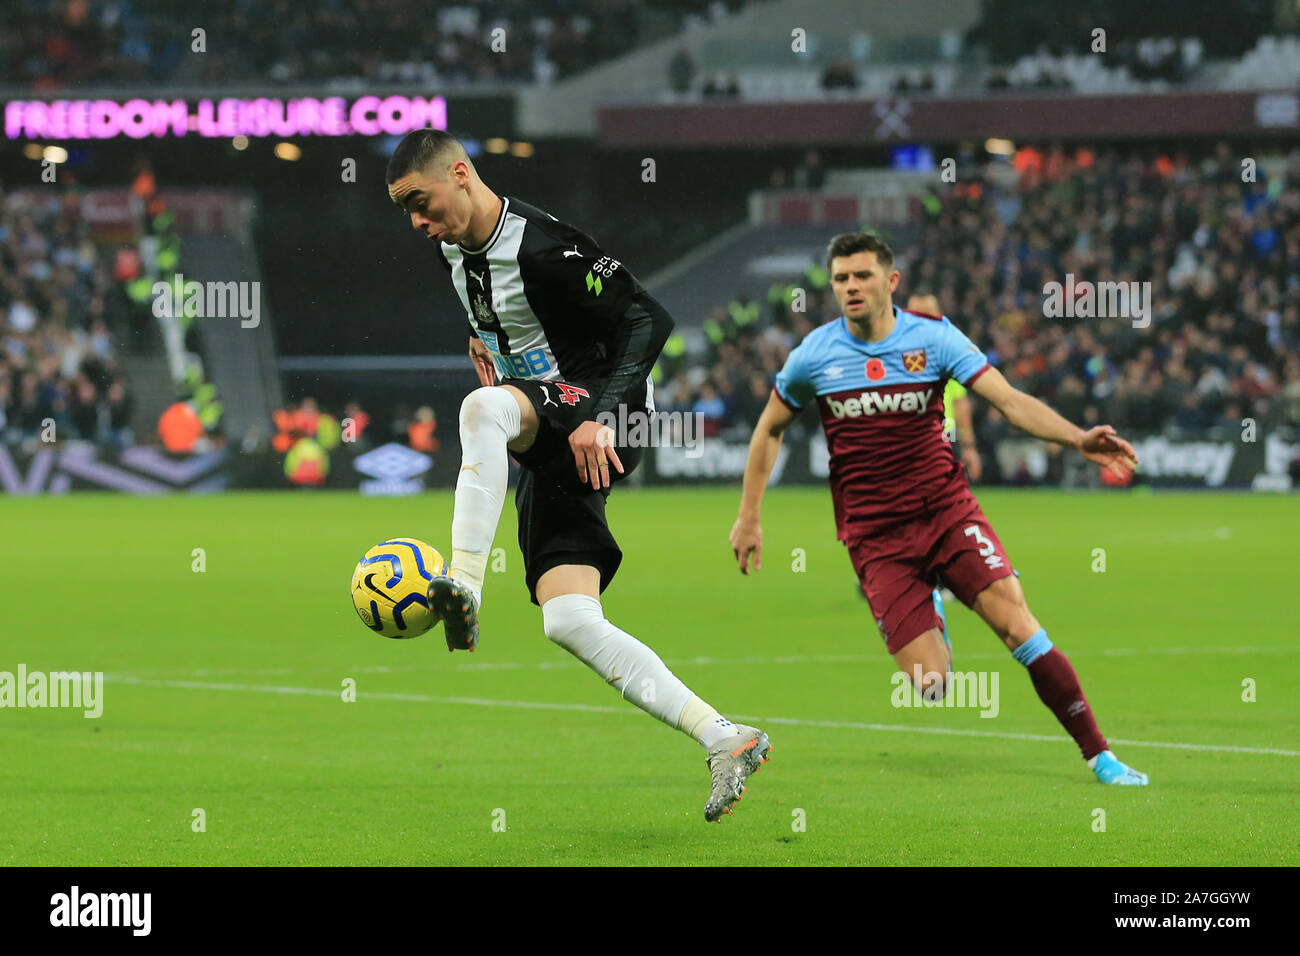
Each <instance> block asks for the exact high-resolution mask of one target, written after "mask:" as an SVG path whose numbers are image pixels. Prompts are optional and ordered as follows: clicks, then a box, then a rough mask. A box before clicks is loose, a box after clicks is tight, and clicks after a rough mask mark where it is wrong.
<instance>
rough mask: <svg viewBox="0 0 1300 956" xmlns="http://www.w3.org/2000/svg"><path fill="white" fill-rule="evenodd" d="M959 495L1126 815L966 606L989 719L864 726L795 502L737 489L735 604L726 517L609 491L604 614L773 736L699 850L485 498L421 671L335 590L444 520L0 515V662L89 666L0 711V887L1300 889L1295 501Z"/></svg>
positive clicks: (73, 510)
mask: <svg viewBox="0 0 1300 956" xmlns="http://www.w3.org/2000/svg"><path fill="white" fill-rule="evenodd" d="M979 496H980V498H981V500H982V501H983V503H984V506H985V509H986V511H987V512H988V514H989V516H990V519H991V520H992V522H993V524H994V526H995V527H996V528H997V529H998V531H999V534H1000V535H1001V537H1002V539H1003V541H1004V543H1005V544H1006V546H1007V548H1008V551H1009V553H1010V555H1011V557H1012V560H1013V561H1014V562H1015V564H1016V567H1017V568H1018V569H1019V570H1020V572H1021V580H1022V582H1023V583H1024V586H1025V589H1026V592H1027V593H1028V596H1029V602H1030V607H1031V608H1032V609H1033V610H1034V611H1035V613H1036V614H1037V616H1038V617H1039V619H1040V620H1041V621H1042V622H1043V623H1044V625H1045V626H1046V628H1047V629H1048V633H1049V634H1050V635H1051V636H1052V639H1053V640H1054V641H1055V642H1056V644H1057V645H1058V646H1059V647H1061V648H1062V649H1063V650H1064V651H1065V652H1066V653H1067V654H1068V655H1069V656H1070V657H1071V659H1072V661H1073V662H1074V664H1075V667H1076V669H1077V670H1078V671H1079V673H1080V677H1081V679H1082V681H1083V686H1084V689H1085V691H1086V692H1087V693H1088V695H1089V698H1090V700H1091V702H1092V704H1093V707H1094V710H1095V712H1096V713H1097V715H1098V719H1099V721H1100V724H1101V728H1102V731H1103V732H1104V733H1105V734H1107V736H1108V737H1109V738H1110V739H1111V741H1112V747H1113V749H1114V750H1115V751H1116V752H1117V753H1118V754H1119V755H1120V757H1121V758H1122V759H1124V760H1126V761H1128V762H1129V763H1131V764H1133V765H1134V766H1136V767H1138V768H1139V769H1141V770H1144V771H1146V772H1147V773H1149V774H1150V776H1151V780H1152V785H1151V786H1150V787H1149V788H1146V789H1123V788H1107V787H1103V786H1101V785H1100V784H1098V783H1096V782H1095V781H1094V780H1093V778H1092V775H1091V774H1090V773H1089V772H1088V771H1087V769H1086V768H1085V766H1084V765H1083V763H1082V761H1081V760H1080V759H1079V757H1078V752H1077V750H1076V749H1075V746H1074V744H1073V743H1072V742H1071V741H1069V740H1068V739H1067V738H1066V737H1065V736H1064V734H1063V732H1062V731H1061V729H1060V728H1059V726H1058V725H1057V723H1056V722H1055V720H1054V719H1053V718H1052V716H1051V714H1050V713H1048V712H1047V710H1046V709H1045V708H1044V707H1043V706H1042V705H1041V704H1040V703H1039V701H1038V699H1037V697H1036V696H1035V695H1034V692H1033V688H1032V686H1031V685H1030V683H1029V680H1028V678H1027V676H1026V675H1025V674H1024V671H1023V668H1021V667H1020V665H1019V664H1016V663H1015V662H1014V661H1013V660H1011V658H1010V655H1009V654H1007V653H1006V652H1005V651H1004V650H1003V648H1002V647H1001V645H1000V644H999V643H998V641H997V640H996V638H994V637H993V635H992V634H991V633H989V632H988V630H987V629H986V628H985V627H984V626H983V625H982V623H980V622H979V620H978V619H977V618H976V617H975V616H974V615H973V614H971V613H970V612H969V611H967V610H966V609H965V608H961V607H956V608H951V607H950V612H949V617H950V622H951V626H952V628H953V640H954V644H955V648H956V669H957V670H959V671H962V670H977V671H978V670H982V671H997V672H998V673H999V675H1000V683H999V688H1000V702H999V705H1000V706H999V713H998V715H997V716H996V717H995V718H991V719H990V718H982V717H980V712H979V710H978V709H947V708H945V709H926V708H921V707H913V708H896V707H894V706H892V705H891V702H890V700H891V691H892V685H891V684H890V676H891V674H892V673H893V668H892V664H891V662H890V660H889V658H888V657H887V656H886V654H885V652H884V649H883V647H882V644H881V641H880V638H879V636H878V634H877V632H876V630H875V627H874V626H873V623H872V621H871V619H870V617H869V614H868V612H867V608H866V605H865V603H864V602H863V601H861V600H860V599H859V598H858V597H857V596H856V594H855V591H854V582H853V578H852V571H851V568H850V566H849V562H848V559H847V556H846V555H845V553H844V551H843V548H842V546H841V545H840V544H839V543H838V542H837V541H836V540H835V538H834V530H833V524H832V517H831V508H830V502H829V495H828V492H827V490H826V489H825V488H807V489H776V490H773V491H772V492H771V493H770V494H769V496H768V499H767V503H766V508H765V516H764V519H765V520H764V530H765V535H766V548H765V561H764V568H763V571H762V572H761V573H760V574H758V575H757V576H755V577H750V578H744V577H742V576H741V575H740V574H739V573H738V572H737V571H736V568H735V565H734V561H733V559H732V557H731V553H730V549H729V547H728V545H727V533H728V531H729V529H730V527H731V523H732V519H733V518H734V515H735V509H736V504H737V498H738V490H737V489H730V488H728V489H707V490H706V489H693V490H652V489H623V490H619V491H617V492H616V493H615V495H614V496H613V498H612V499H611V501H610V518H611V523H612V525H613V527H614V529H615V532H616V534H617V535H618V537H619V539H620V541H621V543H622V545H623V548H624V550H625V553H626V557H625V559H624V563H623V567H622V570H621V571H620V573H619V575H618V578H617V579H616V581H615V583H614V585H613V587H612V588H611V589H610V590H609V592H607V594H606V595H605V609H606V613H607V615H608V616H609V618H610V619H611V620H612V621H614V622H615V623H616V624H618V625H619V626H621V627H622V628H624V629H625V630H627V631H629V632H631V633H632V634H635V635H637V636H638V637H640V638H641V639H643V640H644V641H646V642H647V643H648V644H650V645H651V646H652V647H654V648H655V649H656V650H657V651H658V652H659V653H660V654H661V656H663V657H664V658H665V660H666V661H667V662H668V663H669V665H670V666H671V667H672V668H673V669H674V671H675V672H676V673H677V674H678V676H680V677H681V678H682V679H683V680H685V681H686V683H687V684H689V685H690V686H691V687H692V688H693V689H694V690H695V691H696V692H697V693H699V694H700V695H701V696H703V697H704V698H705V699H707V700H709V701H710V702H712V703H714V704H715V705H716V706H717V707H718V708H719V709H720V710H722V711H723V712H724V713H727V714H729V715H731V716H734V717H737V718H739V719H744V720H746V721H747V722H751V723H759V724H760V725H761V726H763V727H764V728H765V729H766V730H768V731H769V733H770V734H771V737H772V740H773V743H774V745H775V748H776V749H775V752H774V754H773V759H772V761H771V762H770V763H769V764H768V765H767V766H766V767H765V768H764V770H763V772H762V773H761V774H759V775H757V776H756V777H754V778H753V779H752V782H751V785H750V787H749V791H748V793H747V794H746V797H745V800H744V802H743V803H742V804H741V805H740V806H739V807H738V809H737V812H736V814H735V815H734V816H732V817H724V818H723V823H722V824H721V825H708V824H706V823H705V822H704V819H703V812H702V811H703V806H704V801H705V799H706V797H707V795H708V782H709V778H708V772H707V770H706V768H705V762H704V753H703V751H702V749H701V748H700V747H699V746H698V745H696V744H695V743H693V742H691V741H690V740H688V739H687V738H685V737H684V736H683V735H681V734H678V733H676V732H674V731H672V730H670V729H669V728H667V727H665V726H663V725H662V724H659V723H658V722H657V721H655V720H653V719H651V718H650V717H648V716H646V715H644V714H642V713H641V712H640V711H638V710H636V709H635V708H634V707H632V706H631V705H630V704H628V703H626V702H623V701H620V700H619V699H618V697H617V695H616V694H615V693H613V692H612V691H611V689H610V688H609V687H607V686H605V685H604V684H603V683H602V682H601V680H599V679H598V678H597V677H595V676H594V675H592V674H591V673H590V672H589V671H587V670H586V669H585V668H584V667H583V666H582V665H580V664H578V663H577V662H576V661H575V660H573V659H572V658H570V657H569V656H568V655H567V654H566V653H565V652H564V651H562V650H561V649H559V648H558V647H556V646H554V645H552V644H551V643H550V642H548V641H547V640H546V639H545V637H544V636H543V634H542V632H541V615H540V612H539V610H538V609H537V608H535V607H534V606H533V605H532V604H530V603H529V602H528V599H527V595H526V593H525V591H524V589H523V584H522V563H521V561H520V559H519V556H518V552H517V549H516V546H515V542H514V532H515V527H514V512H513V506H512V505H511V504H509V503H508V504H507V506H506V511H505V516H504V519H503V522H502V526H501V528H500V531H499V534H498V535H497V544H498V545H499V546H502V547H504V548H505V553H506V568H505V570H504V571H502V572H499V573H492V574H489V578H488V583H487V589H486V594H485V607H484V613H483V618H482V622H483V624H482V626H483V631H482V640H481V644H480V647H479V650H478V652H477V653H475V654H473V655H469V654H465V653H463V652H462V653H457V654H455V655H449V654H448V653H447V651H446V647H445V644H444V643H443V639H442V635H441V632H440V631H435V632H432V633H430V634H427V635H425V636H423V637H421V638H419V639H417V640H411V641H390V640H385V639H383V638H379V637H377V636H375V635H374V634H372V633H371V632H369V631H368V630H367V629H366V628H365V627H364V626H363V625H362V624H361V623H360V621H359V620H358V619H357V617H356V615H355V613H354V612H353V610H352V608H351V604H350V602H349V599H348V593H347V592H348V581H349V576H350V574H351V571H352V568H353V566H354V564H355V562H356V561H357V559H358V558H359V557H360V556H361V554H362V553H363V552H364V551H365V550H366V548H368V547H369V546H370V545H372V544H374V543H376V542H378V541H380V540H382V539H383V538H384V537H387V536H413V537H419V538H423V539H425V540H427V541H428V542H430V543H431V544H432V545H433V546H434V547H437V548H439V549H440V550H443V551H444V554H446V553H448V552H449V550H450V549H449V536H450V532H449V529H450V522H451V496H450V494H449V493H443V492H439V493H430V494H426V495H422V496H420V497H418V498H407V499H397V500H380V499H369V500H366V499H362V498H359V497H358V496H356V495H353V494H342V493H280V494H276V493H270V494H251V493H232V494H226V495H220V496H214V497H202V498H200V497H190V498H187V497H171V498H166V499H134V498H127V497H118V496H108V495H95V494H86V495H77V496H70V497H64V498H36V499H17V498H0V528H3V539H4V547H3V549H2V550H0V554H2V555H3V557H0V569H2V570H3V580H4V583H5V586H4V594H5V602H4V603H5V607H4V611H3V614H2V615H0V633H2V638H0V671H10V672H13V671H15V670H16V668H17V665H18V664H19V663H22V664H25V665H26V667H27V669H28V671H29V672H31V671H38V670H39V671H55V670H78V671H103V672H105V674H106V682H105V685H104V694H105V700H104V713H103V716H102V717H101V718H99V719H98V720H94V719H86V718H84V717H83V715H82V713H81V712H80V711H73V710H60V709H44V710H37V709H3V710H0V862H2V863H4V864H6V865H14V864H36V865H43V864H50V865H146V864H158V865H250V864H251V865H280V864H344V865H352V864H358V865H369V864H383V865H392V864H421V865H430V864H431V865H459V864H545V865H550V864H559V865H568V864H575V865H576V864H634V865H661V864H663V865H681V864H703V865H710V864H781V865H805V864H831V865H840V864H851V865H852V864H865V865H889V864H919V865H954V864H957V865H960V864H995V865H1002V864H1025V865H1068V866H1090V865H1102V864H1117V865H1198V864H1206V865H1208V864H1215V865H1296V864H1297V863H1300V849H1298V844H1300V823H1298V822H1297V821H1300V807H1298V806H1297V801H1298V800H1300V734H1297V728H1300V694H1298V693H1297V687H1298V686H1300V664H1297V659H1296V654H1297V650H1300V614H1298V612H1297V610H1296V608H1297V605H1295V604H1294V603H1292V601H1293V600H1294V599H1295V598H1296V596H1297V595H1296V587H1297V585H1296V577H1295V575H1296V568H1297V567H1300V546H1298V545H1297V536H1296V530H1297V528H1298V527H1300V524H1298V523H1297V521H1296V516H1297V510H1298V508H1297V502H1296V500H1295V499H1294V498H1287V497H1271V496H1263V495H1255V496H1251V495H1206V494H1172V493H1158V492H1157V493H1146V494H1128V495H1125V494H1075V495H1066V494H1062V493H1055V492H1009V491H992V490H988V491H981V492H980V493H979ZM196 548H202V549H203V551H204V557H205V561H206V570H205V571H203V572H201V573H200V572H196V571H194V570H192V564H193V562H194V557H193V551H194V549H196ZM1098 548H1101V549H1104V553H1105V571H1104V573H1101V572H1098V571H1095V570H1094V565H1095V564H1096V562H1097V560H1098V558H1097V555H1096V554H1095V553H1094V550H1095V549H1098ZM795 549H803V552H802V553H803V561H804V562H806V563H805V567H806V570H804V571H802V572H800V571H796V570H794V569H793V568H794V566H795V564H796V562H797V553H796V552H795ZM348 678H351V679H353V680H354V681H355V682H356V691H357V700H356V701H355V702H345V701H344V700H343V699H342V687H343V682H344V681H345V679H348ZM1247 679H1250V680H1252V681H1253V682H1254V687H1255V700H1254V701H1245V700H1243V687H1244V684H1243V682H1245V681H1246V680H1247ZM1043 738H1050V739H1043ZM196 809H201V810H202V811H203V818H204V823H205V828H204V829H202V830H201V831H196V829H195V826H194V820H195V817H194V816H193V813H194V811H195V810H196ZM1097 811H1104V823H1105V829H1104V831H1100V830H1099V829H1098V828H1097V827H1098V822H1099V821H1100V820H1101V819H1102V817H1101V816H1100V815H1099V814H1098V812H1097ZM503 825H504V829H502V826H503Z"/></svg>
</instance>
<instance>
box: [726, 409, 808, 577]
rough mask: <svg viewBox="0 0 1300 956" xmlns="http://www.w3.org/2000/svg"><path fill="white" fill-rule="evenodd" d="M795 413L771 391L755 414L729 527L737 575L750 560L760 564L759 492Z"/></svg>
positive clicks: (757, 567) (760, 565) (746, 570)
mask: <svg viewBox="0 0 1300 956" xmlns="http://www.w3.org/2000/svg"><path fill="white" fill-rule="evenodd" d="M794 416H795V413H794V412H793V411H792V410H791V409H790V408H789V407H788V406H787V405H786V404H785V403H784V402H782V401H781V400H780V399H779V398H777V397H776V394H775V393H773V394H772V397H771V398H770V399H768V402H767V407H766V408H765V409H763V414H762V415H760V416H759V419H758V425H756V426H755V428H754V435H753V437H752V438H750V440H749V456H748V457H747V458H746V459H745V480H744V484H743V486H742V488H741V492H740V513H739V514H738V515H737V516H736V523H735V524H734V525H732V526H731V536H730V541H731V553H732V554H733V555H735V557H736V561H737V563H738V565H739V567H740V573H741V574H748V573H749V562H750V559H751V558H752V559H753V562H754V570H755V571H758V570H760V569H761V568H762V567H763V564H762V561H763V528H762V523H761V521H760V515H761V513H762V509H763V491H764V490H765V489H766V488H767V480H768V478H770V477H771V476H772V469H773V467H775V465H776V457H777V455H779V454H780V453H781V437H782V435H783V434H784V432H785V430H786V428H787V427H788V426H789V424H790V423H791V422H792V421H794Z"/></svg>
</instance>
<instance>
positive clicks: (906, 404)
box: [826, 388, 934, 418]
mask: <svg viewBox="0 0 1300 956" xmlns="http://www.w3.org/2000/svg"><path fill="white" fill-rule="evenodd" d="M933 396H934V389H933V388H926V389H914V390H912V391H908V392H880V391H873V392H863V393H862V394H861V395H859V396H858V397H857V398H844V399H838V398H831V397H830V396H829V395H828V396H826V409H827V411H829V412H830V414H831V417H832V418H861V417H863V416H866V417H868V418H870V417H871V416H872V415H878V414H881V413H885V414H899V415H906V414H909V413H910V414H913V415H924V414H925V412H926V409H928V408H929V407H930V399H931V398H932V397H933Z"/></svg>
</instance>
